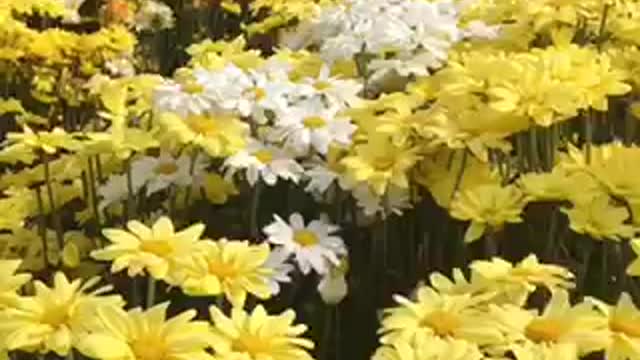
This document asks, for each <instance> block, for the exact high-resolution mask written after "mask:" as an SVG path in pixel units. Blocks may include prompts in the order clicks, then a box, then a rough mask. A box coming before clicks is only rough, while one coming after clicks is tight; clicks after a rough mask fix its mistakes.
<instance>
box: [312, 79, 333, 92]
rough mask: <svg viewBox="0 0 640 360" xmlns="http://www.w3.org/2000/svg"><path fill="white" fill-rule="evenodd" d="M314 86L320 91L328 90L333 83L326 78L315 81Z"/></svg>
mask: <svg viewBox="0 0 640 360" xmlns="http://www.w3.org/2000/svg"><path fill="white" fill-rule="evenodd" d="M313 88H314V89H316V90H318V91H322V90H327V89H330V88H331V83H330V82H328V81H324V80H318V81H316V82H315V83H313Z"/></svg>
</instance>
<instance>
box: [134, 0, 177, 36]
mask: <svg viewBox="0 0 640 360" xmlns="http://www.w3.org/2000/svg"><path fill="white" fill-rule="evenodd" d="M135 24H136V25H135V27H136V30H137V31H142V30H160V29H170V28H172V27H173V25H174V18H173V11H172V10H171V8H170V7H169V6H168V5H167V4H164V3H161V2H158V1H154V0H146V1H144V2H143V4H142V6H141V7H140V9H139V10H138V12H137V13H136V15H135Z"/></svg>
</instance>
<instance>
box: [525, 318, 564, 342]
mask: <svg viewBox="0 0 640 360" xmlns="http://www.w3.org/2000/svg"><path fill="white" fill-rule="evenodd" d="M568 330H569V326H568V325H567V324H566V323H563V322H562V321H560V320H557V319H534V320H531V322H529V324H528V325H527V327H526V328H525V329H524V333H525V335H526V336H527V337H528V338H529V339H531V340H533V341H535V342H539V343H540V342H555V341H558V340H559V339H560V338H561V337H562V335H564V334H565V333H566V332H567V331H568Z"/></svg>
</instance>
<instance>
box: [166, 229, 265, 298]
mask: <svg viewBox="0 0 640 360" xmlns="http://www.w3.org/2000/svg"><path fill="white" fill-rule="evenodd" d="M198 250H199V251H198V253H197V254H195V255H194V256H192V257H190V258H188V259H186V261H180V262H179V263H180V270H178V271H179V273H180V275H176V277H177V278H180V279H181V280H180V286H181V287H182V289H183V290H184V292H185V293H187V294H189V295H219V294H224V295H225V296H226V298H227V300H229V301H230V302H231V303H232V304H233V305H234V306H239V307H242V306H243V305H244V302H245V300H246V298H247V293H249V294H252V295H254V296H256V297H258V298H260V299H267V298H269V297H270V296H271V289H270V287H269V278H270V275H271V273H272V270H271V269H269V268H268V267H266V266H265V262H266V261H267V258H268V257H269V245H268V244H266V243H263V244H262V245H251V244H249V242H248V241H228V240H227V239H221V240H219V241H210V240H206V241H202V242H201V243H200V244H198Z"/></svg>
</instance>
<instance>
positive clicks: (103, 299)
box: [0, 272, 124, 356]
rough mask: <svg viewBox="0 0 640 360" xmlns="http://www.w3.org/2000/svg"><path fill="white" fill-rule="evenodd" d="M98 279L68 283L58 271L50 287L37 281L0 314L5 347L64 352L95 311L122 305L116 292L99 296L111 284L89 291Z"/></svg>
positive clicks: (68, 350)
mask: <svg viewBox="0 0 640 360" xmlns="http://www.w3.org/2000/svg"><path fill="white" fill-rule="evenodd" d="M99 281H100V279H99V278H97V277H95V278H92V279H90V280H88V281H86V282H84V283H83V282H82V281H81V280H80V279H77V280H74V281H72V282H69V280H68V279H67V277H66V276H65V275H64V274H63V273H61V272H58V273H56V274H55V276H54V284H53V287H47V286H46V285H45V284H43V283H42V282H40V281H36V282H35V283H34V286H35V295H33V296H24V297H20V299H18V300H17V303H16V305H15V306H14V307H11V308H8V309H6V310H5V311H4V312H3V313H2V314H1V315H0V334H2V336H3V338H4V342H5V345H6V347H7V348H8V349H9V350H17V349H20V350H25V351H30V352H35V351H37V352H41V353H47V352H49V351H53V352H55V353H56V354H58V355H61V356H65V355H67V354H68V353H69V352H70V351H71V349H72V347H75V346H76V344H77V341H78V340H79V339H80V338H81V337H82V335H83V333H84V332H85V331H87V326H88V325H89V324H90V323H91V319H92V316H93V315H94V314H95V311H96V310H100V309H104V308H120V307H121V306H123V305H124V301H123V300H122V298H121V297H120V296H119V295H102V294H104V293H106V292H108V291H111V289H112V286H110V285H108V286H102V287H98V288H96V289H95V290H90V289H91V288H92V287H94V286H95V285H96V284H97V283H98V282H99Z"/></svg>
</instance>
